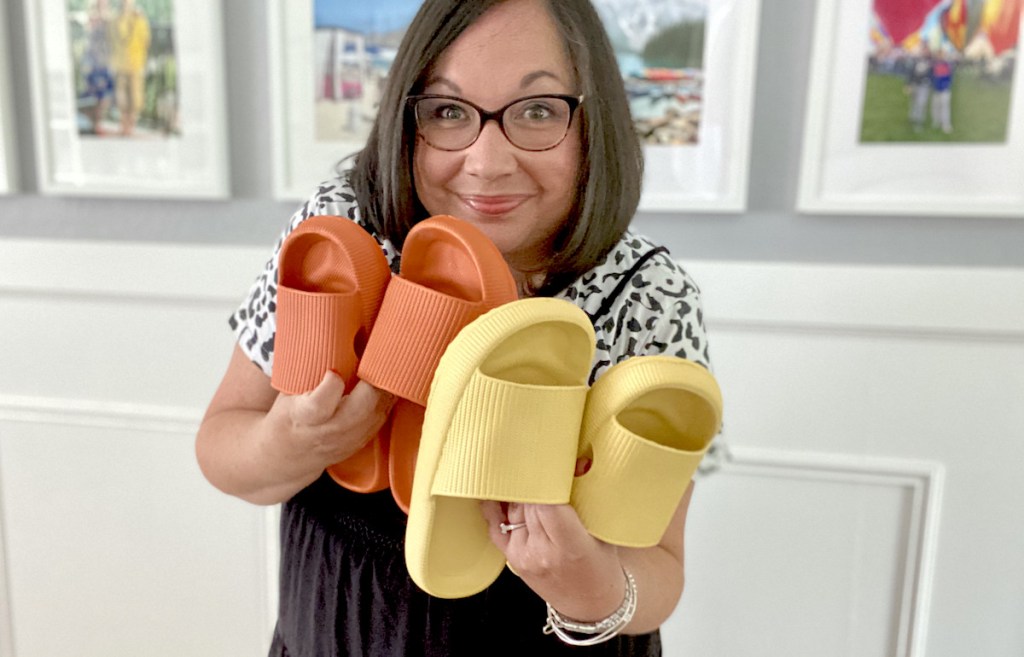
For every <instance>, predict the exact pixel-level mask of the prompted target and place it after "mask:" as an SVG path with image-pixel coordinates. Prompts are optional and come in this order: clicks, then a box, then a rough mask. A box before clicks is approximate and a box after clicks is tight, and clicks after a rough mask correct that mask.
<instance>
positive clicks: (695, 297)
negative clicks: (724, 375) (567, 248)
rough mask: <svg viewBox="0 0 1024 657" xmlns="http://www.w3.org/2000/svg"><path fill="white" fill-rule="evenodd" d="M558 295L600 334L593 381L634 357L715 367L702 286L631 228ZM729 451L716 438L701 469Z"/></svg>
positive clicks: (706, 469) (705, 469)
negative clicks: (665, 357)
mask: <svg viewBox="0 0 1024 657" xmlns="http://www.w3.org/2000/svg"><path fill="white" fill-rule="evenodd" d="M558 296H560V297H562V298H565V299H568V300H570V301H573V302H574V303H576V305H578V306H579V307H580V308H582V309H583V310H584V311H585V312H586V313H587V315H588V316H589V317H590V319H591V321H592V322H593V324H594V333H595V335H596V337H597V350H596V353H595V358H594V364H593V369H592V370H591V381H590V382H591V384H593V382H594V381H596V380H597V378H598V377H600V376H601V375H602V374H603V373H604V372H605V371H606V370H607V369H608V368H610V367H611V366H613V365H615V364H616V363H619V362H622V361H623V360H626V359H627V358H631V357H633V356H653V355H662V354H664V355H669V356H676V357H678V358H685V359H687V360H690V361H693V362H695V363H697V364H699V365H701V366H702V367H705V368H707V369H708V370H709V371H712V365H711V354H710V350H709V347H708V335H707V329H706V328H705V325H704V309H703V307H702V305H701V292H700V288H699V287H698V286H697V283H696V282H695V281H694V279H693V278H692V277H691V276H690V275H689V274H688V273H687V272H686V271H685V270H684V269H683V268H682V266H681V265H680V264H679V263H678V262H676V261H675V260H674V259H673V258H672V256H671V254H670V253H669V251H668V250H667V249H666V248H664V247H662V246H658V245H655V244H654V243H652V242H650V241H649V240H647V239H646V238H644V237H640V236H635V235H632V234H630V233H627V234H626V235H625V236H624V237H623V239H622V240H621V241H620V242H619V244H617V245H616V246H615V248H613V249H612V251H611V252H610V253H609V254H608V256H607V257H606V258H605V260H604V262H603V263H602V264H600V265H598V266H597V267H595V268H594V269H593V270H591V271H589V272H587V273H586V274H584V275H583V276H581V277H580V278H579V279H578V280H577V281H576V282H574V283H573V285H571V286H569V287H568V288H567V289H566V290H564V291H563V292H561V293H560V294H559V295H558ZM727 457H728V450H727V448H726V446H725V444H724V442H723V441H722V440H721V437H719V438H716V440H715V442H714V443H712V446H711V448H710V449H709V450H708V453H707V455H706V456H705V457H704V460H703V461H702V462H701V466H700V468H699V470H698V474H707V473H708V472H711V471H713V470H716V469H718V468H719V467H720V466H721V464H722V462H723V461H724V460H725V459H726V458H727Z"/></svg>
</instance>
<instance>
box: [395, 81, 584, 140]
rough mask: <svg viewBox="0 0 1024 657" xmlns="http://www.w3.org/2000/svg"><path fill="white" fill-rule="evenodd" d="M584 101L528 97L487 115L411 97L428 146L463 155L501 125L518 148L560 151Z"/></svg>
mask: <svg viewBox="0 0 1024 657" xmlns="http://www.w3.org/2000/svg"><path fill="white" fill-rule="evenodd" d="M582 102H583V96H566V95H561V94H552V95H540V96H526V97H525V98H519V99H516V100H513V101H512V102H511V103H509V104H508V105H505V106H504V107H502V108H500V109H496V110H494V111H493V112H488V111H487V110H485V109H484V108H482V107H480V106H479V105H474V104H473V103H471V102H469V101H468V100H465V99H463V98H458V97H456V96H440V95H434V94H430V95H422V96H410V97H409V100H408V103H409V106H410V107H412V110H413V113H414V114H415V115H416V129H417V131H418V132H419V134H420V136H421V137H423V140H424V141H426V142H427V143H428V144H430V145H431V146H433V147H434V148H437V149H439V150H442V151H461V150H462V149H464V148H469V147H470V146H472V145H473V143H474V142H476V140H477V138H478V137H479V136H480V133H481V132H483V129H484V125H486V124H487V122H488V121H491V120H493V121H496V122H497V123H498V127H499V128H501V132H502V134H504V135H505V138H506V139H508V140H509V142H511V143H512V145H513V146H515V147H516V148H521V149H522V150H524V151H546V150H550V149H552V148H554V147H555V146H558V145H559V144H561V143H562V140H563V139H565V136H566V135H567V134H568V133H569V124H570V123H572V115H573V113H574V112H575V111H576V108H577V107H579V106H580V103H582Z"/></svg>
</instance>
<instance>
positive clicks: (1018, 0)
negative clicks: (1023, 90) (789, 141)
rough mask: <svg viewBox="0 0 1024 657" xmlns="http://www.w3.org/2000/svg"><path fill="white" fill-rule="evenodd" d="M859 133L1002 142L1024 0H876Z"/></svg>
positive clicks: (886, 138) (863, 136)
mask: <svg viewBox="0 0 1024 657" xmlns="http://www.w3.org/2000/svg"><path fill="white" fill-rule="evenodd" d="M871 5H872V6H871V20H870V27H869V35H868V39H867V43H868V47H867V59H868V66H867V73H866V77H865V80H864V97H863V107H862V113H861V124H860V141H861V142H862V143H871V142H967V143H1004V142H1005V141H1006V139H1007V135H1008V130H1009V124H1010V117H1011V98H1012V96H1013V78H1014V75H1013V73H1014V70H1015V68H1016V65H1017V56H1018V37H1019V29H1020V20H1021V7H1022V5H1024V0H872V3H871Z"/></svg>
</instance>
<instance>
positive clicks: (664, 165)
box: [593, 0, 760, 212]
mask: <svg viewBox="0 0 1024 657" xmlns="http://www.w3.org/2000/svg"><path fill="white" fill-rule="evenodd" d="M593 3H594V6H595V7H596V8H597V11H598V13H599V14H600V15H601V20H602V22H604V25H605V29H606V30H607V32H608V35H609V37H610V38H611V41H612V45H613V47H614V48H615V52H616V56H617V59H618V61H619V69H620V70H621V72H622V76H623V81H624V83H625V85H626V92H627V95H628V96H629V102H630V110H631V111H632V113H633V122H634V124H635V125H636V129H637V134H638V135H639V136H640V139H641V141H642V142H643V144H644V159H645V170H644V171H645V173H644V187H643V197H642V198H641V200H640V209H641V210H647V211H681V210H682V211H705V212H741V211H743V210H745V209H746V204H747V171H748V167H747V165H748V155H749V152H750V125H751V112H752V108H753V96H754V69H755V64H756V54H757V30H758V19H759V13H760V2H759V0H680V1H677V2H658V3H652V2H645V1H643V0H593Z"/></svg>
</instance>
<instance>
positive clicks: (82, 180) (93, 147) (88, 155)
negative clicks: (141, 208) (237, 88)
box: [25, 0, 230, 199]
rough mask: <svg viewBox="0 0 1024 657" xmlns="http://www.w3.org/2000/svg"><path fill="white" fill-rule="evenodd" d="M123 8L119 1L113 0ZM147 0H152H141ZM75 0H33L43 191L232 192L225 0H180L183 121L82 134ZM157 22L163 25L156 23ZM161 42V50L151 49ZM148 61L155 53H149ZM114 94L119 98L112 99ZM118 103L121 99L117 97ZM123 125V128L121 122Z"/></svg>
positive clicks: (29, 3)
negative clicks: (120, 131) (158, 47)
mask: <svg viewBox="0 0 1024 657" xmlns="http://www.w3.org/2000/svg"><path fill="white" fill-rule="evenodd" d="M110 4H111V5H112V8H113V10H114V11H116V9H117V8H118V7H119V3H117V2H111V3H110ZM137 5H139V6H142V5H143V3H142V2H137ZM72 20H80V18H79V17H78V16H77V15H75V16H73V15H72V14H71V13H70V12H69V10H68V0H26V4H25V23H26V25H25V27H26V33H27V37H28V38H27V41H28V46H29V51H30V52H29V60H30V73H31V81H30V83H31V97H32V107H33V118H34V129H33V136H34V141H35V147H36V148H35V150H36V169H37V179H38V186H39V191H40V192H41V193H43V194H50V195H69V196H107V197H142V198H171V197H185V198H197V199H223V198H227V197H228V196H229V195H230V181H229V174H228V140H227V112H226V100H225V86H224V85H225V80H224V53H223V50H224V48H223V36H222V35H223V31H222V14H221V4H220V3H219V2H208V1H207V0H173V20H172V21H171V24H170V26H169V28H167V29H168V30H169V31H168V32H165V33H167V34H170V37H169V38H171V39H172V41H171V43H172V47H173V53H174V55H173V57H174V63H173V65H174V67H175V73H174V75H175V79H176V86H175V87H174V89H175V92H174V93H175V94H176V97H173V98H172V100H171V102H172V106H173V107H174V108H175V114H174V119H171V120H168V122H167V125H168V126H169V125H170V124H171V123H172V122H173V125H175V126H177V128H176V129H174V130H173V131H172V130H171V129H170V128H169V127H168V129H167V130H166V131H160V130H156V129H153V130H150V133H149V134H144V130H145V127H144V125H143V123H142V122H141V121H140V122H139V129H138V131H136V132H134V133H133V134H132V135H131V136H121V135H120V134H118V133H116V132H114V133H113V134H107V135H106V136H102V137H100V136H96V135H91V134H90V135H87V134H82V128H81V122H82V112H81V110H80V102H81V100H80V98H81V97H80V94H79V92H78V91H77V90H76V83H77V81H76V79H75V72H74V61H75V59H74V58H73V55H72V52H71V43H72V42H71V36H72V34H71V33H72V29H71V21H72ZM157 27H158V26H155V25H154V26H153V28H154V29H153V33H154V35H155V34H156V28H157ZM151 52H152V51H151ZM147 61H148V63H147V68H149V67H151V66H152V64H153V59H152V58H150V59H148V60H147ZM109 102H113V101H109ZM114 104H115V106H116V103H114ZM113 130H116V128H113Z"/></svg>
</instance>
